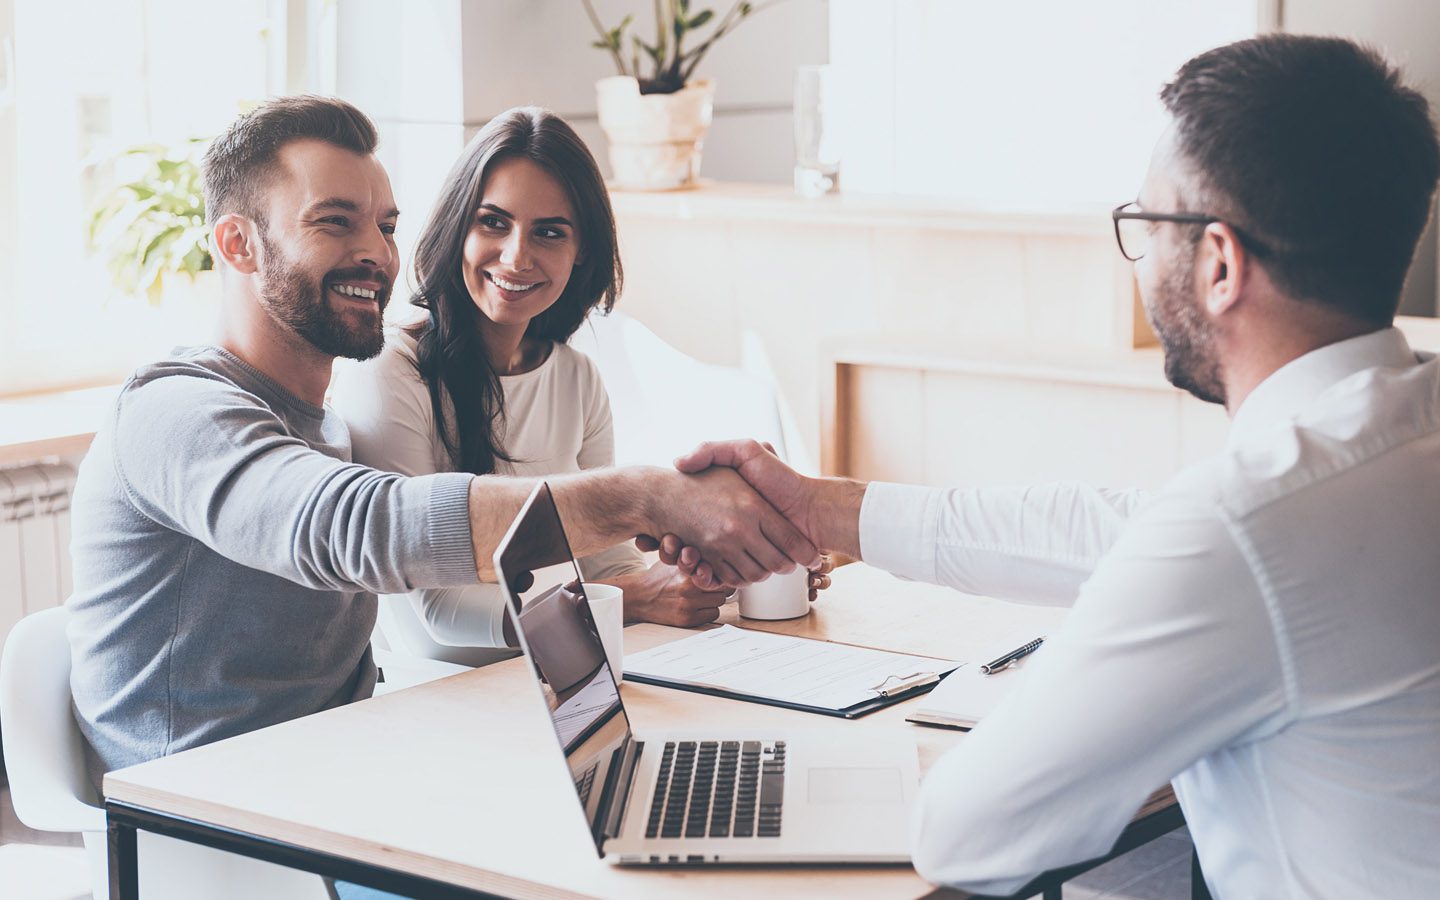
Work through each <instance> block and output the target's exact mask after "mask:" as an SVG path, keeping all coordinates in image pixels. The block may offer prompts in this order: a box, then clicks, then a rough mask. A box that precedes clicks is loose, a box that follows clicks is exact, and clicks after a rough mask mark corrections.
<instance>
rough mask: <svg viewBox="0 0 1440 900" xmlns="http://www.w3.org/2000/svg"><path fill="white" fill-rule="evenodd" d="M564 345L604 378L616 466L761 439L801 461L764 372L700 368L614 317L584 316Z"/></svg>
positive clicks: (665, 461)
mask: <svg viewBox="0 0 1440 900" xmlns="http://www.w3.org/2000/svg"><path fill="white" fill-rule="evenodd" d="M570 343H571V344H572V345H573V346H574V347H575V348H576V349H578V350H580V351H581V352H583V353H585V354H586V355H587V356H589V357H590V358H591V359H593V360H594V361H595V364H596V365H597V366H598V367H599V369H600V374H601V376H603V378H604V380H605V389H606V391H607V392H608V393H609V395H610V409H611V412H612V414H613V415H614V419H615V463H616V465H620V466H627V465H657V466H669V465H670V464H671V463H672V461H673V460H674V459H675V457H677V456H680V455H681V454H683V453H686V452H688V451H690V450H693V449H695V447H696V445H698V444H699V443H701V442H702V441H708V440H730V439H733V438H754V439H756V440H760V441H768V442H769V443H770V444H772V445H773V446H774V447H775V450H776V451H777V452H778V453H779V455H780V457H781V458H782V459H786V460H792V458H793V457H795V456H801V457H804V456H805V455H806V454H805V453H804V450H803V448H801V447H798V446H791V444H795V443H796V442H797V441H796V438H795V436H794V434H793V431H792V429H791V428H789V427H787V424H788V422H787V420H788V419H789V415H788V410H787V409H786V408H785V405H784V402H783V400H782V399H781V397H780V395H779V392H778V391H777V389H776V387H775V383H774V381H773V379H772V378H770V377H767V376H768V372H765V373H761V374H757V373H756V372H752V371H746V370H745V369H740V368H735V367H732V366H719V365H713V364H711V363H703V362H700V361H699V360H697V359H693V358H691V357H690V356H687V355H686V354H684V353H682V352H680V351H679V350H676V349H675V348H674V347H672V346H670V345H669V344H667V343H666V342H665V341H663V340H661V339H660V337H659V336H657V335H656V334H655V333H654V332H653V331H651V330H650V329H649V328H646V327H645V326H644V325H642V324H641V323H640V322H638V321H636V320H635V319H632V318H630V317H629V316H627V315H625V314H624V313H620V312H614V313H611V314H610V315H608V316H601V315H592V316H591V317H590V318H589V319H588V320H587V321H586V323H585V324H584V325H581V326H580V330H579V331H577V332H576V333H575V336H574V337H573V338H572V339H571V341H570ZM746 350H747V355H748V356H751V357H753V356H754V355H755V349H754V348H753V347H747V348H746ZM806 468H808V466H807V467H806Z"/></svg>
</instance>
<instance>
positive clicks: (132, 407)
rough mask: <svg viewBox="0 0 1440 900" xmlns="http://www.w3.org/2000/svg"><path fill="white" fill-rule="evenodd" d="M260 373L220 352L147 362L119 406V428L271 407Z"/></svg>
mask: <svg viewBox="0 0 1440 900" xmlns="http://www.w3.org/2000/svg"><path fill="white" fill-rule="evenodd" d="M260 377H261V376H259V375H258V374H252V373H250V372H247V371H246V370H245V367H244V365H243V364H242V363H240V362H239V361H238V360H236V359H235V358H234V357H232V356H230V355H229V354H227V353H226V352H225V351H223V350H220V349H219V348H216V347H193V348H185V349H181V350H177V351H175V352H174V353H173V354H171V355H170V356H168V357H166V358H164V359H160V360H156V361H154V362H151V363H147V364H145V365H143V366H141V367H139V368H138V369H136V370H135V372H134V373H133V374H132V375H131V376H130V378H129V379H128V380H127V381H126V382H125V384H124V385H123V386H122V387H121V389H120V393H119V395H118V396H117V397H116V401H115V419H116V422H117V424H119V423H121V422H124V421H126V420H130V421H134V422H137V423H140V424H143V425H144V426H145V427H163V424H164V423H165V422H167V421H176V420H184V419H193V418H194V417H197V416H198V417H208V416H210V415H212V414H213V412H214V411H215V410H217V409H225V408H236V407H245V408H258V407H263V408H266V409H269V408H270V404H269V403H267V402H266V401H265V400H264V399H263V398H262V397H261V396H260V395H259V394H257V393H256V387H257V385H256V384H255V383H254V382H255V381H256V379H257V378H260Z"/></svg>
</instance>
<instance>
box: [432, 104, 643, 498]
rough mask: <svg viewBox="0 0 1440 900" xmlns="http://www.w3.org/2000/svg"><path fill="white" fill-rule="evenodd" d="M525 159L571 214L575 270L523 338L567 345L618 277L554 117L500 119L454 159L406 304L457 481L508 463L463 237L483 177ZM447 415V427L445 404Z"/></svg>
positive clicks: (568, 139) (606, 206)
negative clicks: (413, 312) (555, 188)
mask: <svg viewBox="0 0 1440 900" xmlns="http://www.w3.org/2000/svg"><path fill="white" fill-rule="evenodd" d="M517 158H520V159H528V160H530V161H531V162H534V163H536V164H537V165H539V166H540V167H541V168H542V169H544V170H545V171H546V172H548V173H550V175H551V176H553V177H554V178H555V180H556V181H557V182H559V183H560V185H561V186H562V187H564V189H565V193H566V195H567V196H568V197H569V199H570V205H571V206H572V207H573V208H574V210H575V217H576V223H575V229H576V234H577V237H578V239H579V242H580V258H581V260H582V261H581V262H580V263H579V264H577V265H576V266H575V268H574V269H573V270H572V271H571V273H570V281H569V282H568V283H567V284H566V285H565V290H564V292H563V293H561V295H560V297H559V299H557V300H556V301H555V303H554V304H553V305H552V306H551V307H550V308H549V309H547V310H545V311H544V312H543V313H541V314H540V315H538V316H536V317H535V318H534V319H532V320H531V321H530V324H529V326H528V327H527V328H526V329H525V335H526V336H527V337H532V338H543V339H546V340H552V341H556V342H559V343H564V342H565V341H568V340H569V339H570V336H571V335H573V334H574V333H575V331H576V329H578V328H579V327H580V325H581V323H582V322H584V321H585V317H586V316H587V315H589V313H590V310H592V309H594V308H595V307H596V306H599V307H600V308H602V309H603V310H604V311H605V312H607V313H608V312H609V311H610V310H611V308H612V307H614V305H615V298H616V296H618V295H619V293H620V286H621V283H622V279H623V277H624V276H623V272H622V270H621V267H620V250H619V244H618V241H617V240H616V237H615V216H614V213H612V212H611V209H610V196H609V194H607V193H606V191H605V181H604V179H603V178H601V176H600V168H599V167H598V166H597V165H596V164H595V158H594V157H593V156H591V155H590V151H589V149H587V148H586V146H585V142H584V141H582V140H580V137H579V136H578V135H577V134H575V132H574V130H573V129H571V127H570V126H569V125H567V124H565V121H564V120H563V119H561V118H560V117H559V116H557V115H555V114H554V113H552V112H550V111H549V110H545V109H540V108H538V107H533V106H530V107H521V108H517V109H512V110H509V111H507V112H504V113H501V114H500V115H498V116H496V117H495V118H493V119H491V120H490V121H489V122H488V123H486V125H485V127H484V128H481V129H480V132H479V133H478V134H476V135H475V137H474V139H473V140H471V141H470V144H469V145H468V146H467V147H466V148H465V151H464V152H463V153H462V154H461V155H460V159H459V160H458V161H457V162H456V163H455V167H454V168H453V169H451V170H450V174H449V176H447V177H446V179H445V184H444V186H443V187H442V188H441V190H440V199H439V201H438V202H436V204H435V209H434V210H433V211H432V212H431V214H430V219H429V221H428V222H427V223H426V224H425V230H424V232H423V233H422V234H421V235H420V240H419V243H418V244H417V245H416V248H415V279H416V284H417V289H416V292H415V295H414V297H413V298H411V301H410V302H411V303H412V304H414V305H415V306H418V307H421V308H422V309H425V310H427V311H428V312H429V317H428V320H426V321H422V322H418V323H416V324H415V325H413V326H411V328H410V329H409V330H410V333H411V334H413V335H415V336H416V339H417V341H418V346H417V350H416V368H417V370H418V371H419V373H420V377H421V378H423V379H424V380H425V383H426V385H427V386H428V387H429V389H430V404H431V407H432V408H433V409H434V411H435V424H436V427H437V428H438V429H439V431H440V436H441V439H442V440H443V441H444V443H445V449H446V450H447V451H448V452H449V454H450V458H451V460H453V461H454V463H455V467H456V469H457V470H458V471H462V472H473V473H474V474H476V475H488V474H490V473H492V472H494V471H495V465H496V461H497V460H505V461H506V462H513V461H514V460H513V459H512V458H511V457H510V456H508V455H506V453H505V451H504V449H503V448H501V446H500V440H499V427H500V426H501V425H503V423H504V421H505V397H504V393H503V392H502V391H501V388H500V379H499V377H498V376H497V375H496V374H495V369H494V368H493V367H492V366H491V365H490V357H489V356H488V354H487V353H486V350H485V343H484V341H482V340H481V338H480V334H481V329H482V328H484V327H485V325H484V319H483V317H482V316H481V315H480V312H479V310H477V309H476V308H475V303H474V301H473V300H472V299H471V298H470V292H469V290H467V289H466V287H465V281H464V266H465V237H466V235H467V234H468V233H469V231H470V227H471V224H472V223H473V222H474V219H475V213H476V211H477V210H478V209H479V206H480V199H481V197H480V189H481V187H482V186H483V184H484V181H485V175H486V173H487V172H488V171H490V168H491V167H492V166H493V165H494V164H495V163H497V162H500V161H502V160H506V159H517ZM447 394H448V395H449V397H450V400H451V404H452V409H453V412H454V422H453V426H454V427H453V431H452V429H451V427H450V425H451V424H452V423H450V422H449V421H448V418H449V417H448V416H447V414H446V409H445V403H444V402H443V401H444V397H445V396H446V395H447Z"/></svg>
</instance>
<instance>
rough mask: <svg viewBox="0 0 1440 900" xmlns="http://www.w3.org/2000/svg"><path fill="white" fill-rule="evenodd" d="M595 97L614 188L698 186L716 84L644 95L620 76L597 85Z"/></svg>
mask: <svg viewBox="0 0 1440 900" xmlns="http://www.w3.org/2000/svg"><path fill="white" fill-rule="evenodd" d="M595 93H596V97H597V99H598V100H599V111H600V127H601V129H603V130H604V132H605V137H606V138H607V139H608V140H609V142H610V169H611V173H612V176H613V179H614V185H615V187H618V188H625V189H628V190H638V191H669V190H675V189H677V188H685V187H690V186H692V185H694V184H695V182H696V180H697V179H698V178H699V177H700V148H701V146H702V145H703V143H704V141H705V132H706V131H708V130H709V129H710V119H711V116H712V114H713V111H714V102H715V82H713V81H711V80H709V79H704V80H701V81H692V82H690V83H689V84H687V85H685V87H684V88H683V89H681V90H679V91H676V92H675V93H673V94H645V95H641V93H640V85H639V83H638V82H636V80H635V79H634V78H630V77H629V76H625V75H616V76H614V77H611V78H602V79H600V80H599V81H597V82H595Z"/></svg>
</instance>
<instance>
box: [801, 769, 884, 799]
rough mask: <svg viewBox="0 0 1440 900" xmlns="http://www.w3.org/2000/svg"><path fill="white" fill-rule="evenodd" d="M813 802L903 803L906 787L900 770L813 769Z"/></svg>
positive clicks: (811, 775)
mask: <svg viewBox="0 0 1440 900" xmlns="http://www.w3.org/2000/svg"><path fill="white" fill-rule="evenodd" d="M809 786H810V792H809V794H810V796H809V800H810V802H811V803H901V802H904V800H905V787H904V784H903V783H902V781H901V778H900V770H899V769H889V768H877V767H869V768H816V769H811V770H810V785H809Z"/></svg>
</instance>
